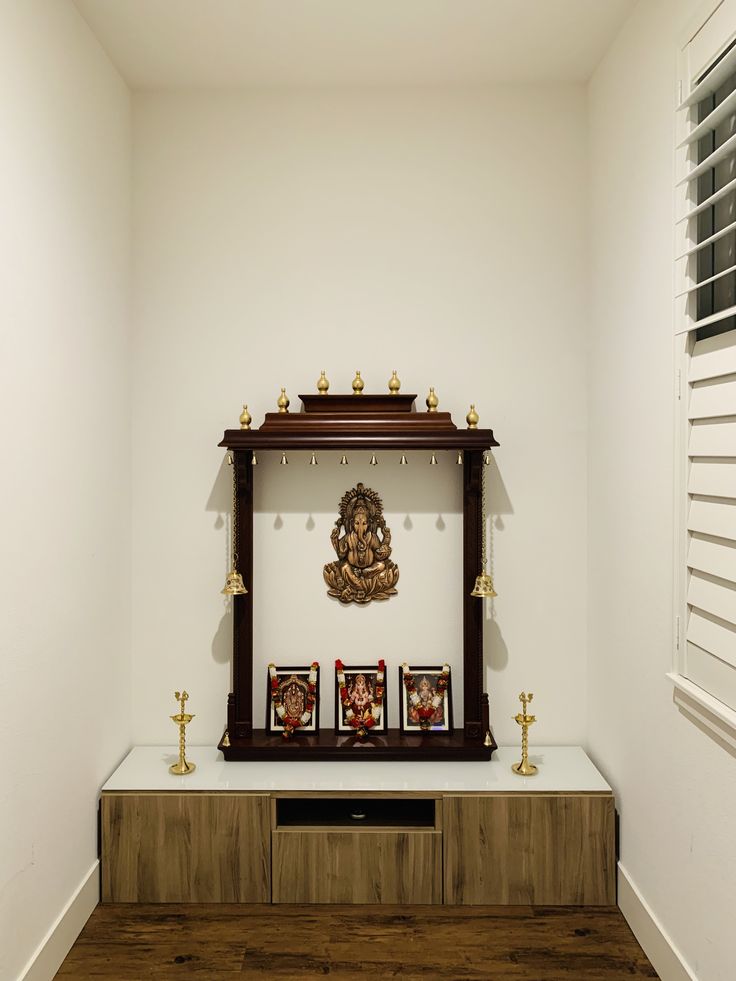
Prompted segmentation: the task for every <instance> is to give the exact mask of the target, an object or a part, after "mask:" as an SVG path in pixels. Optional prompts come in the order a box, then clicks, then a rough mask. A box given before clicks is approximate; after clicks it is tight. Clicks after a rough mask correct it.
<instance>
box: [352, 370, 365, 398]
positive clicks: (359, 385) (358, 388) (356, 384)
mask: <svg viewBox="0 0 736 981" xmlns="http://www.w3.org/2000/svg"><path fill="white" fill-rule="evenodd" d="M364 388H365V382H364V381H363V379H362V378H361V377H360V372H359V371H356V372H355V378H353V395H362V394H363V389H364Z"/></svg>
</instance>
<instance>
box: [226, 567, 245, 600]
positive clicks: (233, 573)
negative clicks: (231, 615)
mask: <svg viewBox="0 0 736 981" xmlns="http://www.w3.org/2000/svg"><path fill="white" fill-rule="evenodd" d="M221 592H222V593H223V594H224V595H225V596H243V595H244V594H245V593H247V592H248V590H247V589H246V588H245V583H244V582H243V577H242V576H241V575H240V573H239V572H238V571H237V569H231V570H230V572H228V574H227V579H226V580H225V588H224V589H222V590H221Z"/></svg>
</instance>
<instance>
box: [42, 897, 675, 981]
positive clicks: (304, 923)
mask: <svg viewBox="0 0 736 981" xmlns="http://www.w3.org/2000/svg"><path fill="white" fill-rule="evenodd" d="M56 977H57V978H60V979H67V981H69V979H75V981H82V979H85V981H86V979H93V978H107V979H111V981H113V979H114V981H139V979H144V978H145V979H148V978H155V979H157V981H170V979H174V978H190V977H191V978H195V979H199V981H228V979H231V981H235V979H239V981H246V979H248V981H250V979H269V981H284V979H289V981H290V979H296V978H299V979H305V981H309V979H312V978H325V977H328V978H330V979H331V981H348V979H349V981H376V979H379V978H380V979H381V981H385V979H388V978H400V979H401V981H420V979H421V981H464V979H468V981H471V979H473V981H476V979H483V981H496V979H506V978H508V979H513V981H624V979H625V981H632V979H636V978H656V977H657V975H656V973H655V971H654V969H653V968H652V966H651V965H650V964H649V962H648V960H647V959H646V957H645V956H644V953H643V952H642V950H641V948H640V947H639V945H638V944H637V942H636V940H635V939H634V936H633V934H632V933H631V931H630V930H629V928H628V926H627V924H626V921H625V920H624V918H623V916H622V915H621V913H620V911H619V910H618V909H617V908H616V907H610V908H608V907H603V908H602V907H595V908H593V907H588V908H579V907H539V906H536V907H528V906H511V907H510V906H493V907H468V906H463V907H457V906H454V907H453V906H444V907H441V906H438V907H431V906H406V907H386V906H383V907H376V906H353V907H349V908H343V907H336V906H310V907H296V906H265V907H264V906H230V905H208V906H189V905H187V906H179V905H176V906H173V905H169V906H164V905H156V906H147V905H132V904H131V905H113V904H110V905H106V906H98V907H97V909H96V910H95V912H94V913H93V914H92V916H91V918H90V920H89V922H88V923H87V925H86V927H85V928H84V930H83V931H82V934H81V935H80V937H79V939H78V940H77V942H76V943H75V945H74V947H73V948H72V949H71V951H70V952H69V956H68V957H67V958H66V960H65V961H64V963H63V964H62V966H61V969H60V971H59V973H58V974H57V975H56Z"/></svg>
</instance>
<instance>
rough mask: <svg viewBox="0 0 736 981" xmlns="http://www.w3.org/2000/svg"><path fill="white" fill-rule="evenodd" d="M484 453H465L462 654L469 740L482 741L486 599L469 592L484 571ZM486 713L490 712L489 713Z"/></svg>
mask: <svg viewBox="0 0 736 981" xmlns="http://www.w3.org/2000/svg"><path fill="white" fill-rule="evenodd" d="M482 467H483V451H482V450H465V453H464V454H463V654H464V677H463V696H464V701H463V705H464V715H465V736H466V738H467V739H481V738H482V737H483V736H484V735H485V729H484V727H483V722H484V718H483V716H484V712H483V698H482V695H483V612H484V611H483V602H484V601H483V600H482V599H478V598H477V597H475V596H471V595H470V593H471V591H472V589H473V587H474V586H475V577H476V576H477V575H478V573H479V572H480V571H481V534H482V531H483V528H482V521H483V518H482V512H483V507H482V482H481V481H482V476H483V474H482ZM486 711H487V710H486Z"/></svg>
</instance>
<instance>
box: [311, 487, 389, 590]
mask: <svg viewBox="0 0 736 981" xmlns="http://www.w3.org/2000/svg"><path fill="white" fill-rule="evenodd" d="M341 533H342V534H341ZM330 541H331V543H332V547H333V548H334V550H335V552H336V553H337V561H336V562H330V563H329V564H328V565H326V566H325V567H324V577H325V582H326V583H327V586H328V589H327V593H328V595H329V596H334V597H336V598H337V599H338V600H339V601H340V602H341V603H370V601H371V600H385V599H388V598H389V596H395V595H396V583H397V582H398V581H399V568H398V566H397V565H395V563H393V562H392V561H391V560H390V558H389V556H390V555H391V529H390V528H388V527H387V526H386V522H385V520H384V517H383V503H382V501H381V498H380V497H379V496H378V494H377V493H376V492H375V491H374V490H371V489H370V487H364V486H363V484H358V485H357V486H356V487H353V488H352V490H349V491H347V492H346V493H345V494H343V497H342V500H341V501H340V514H339V517H338V519H337V521H336V522H335V527H334V528H333V529H332V534H331V535H330Z"/></svg>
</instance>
